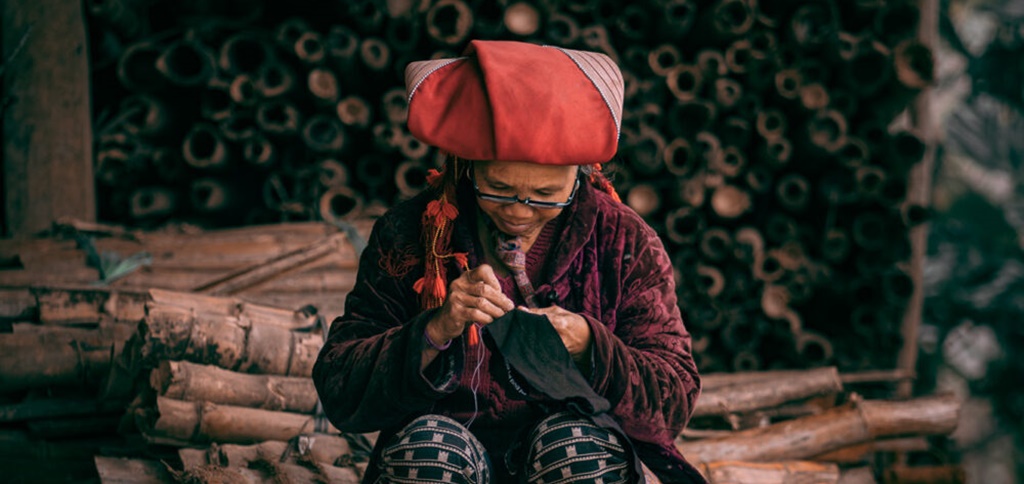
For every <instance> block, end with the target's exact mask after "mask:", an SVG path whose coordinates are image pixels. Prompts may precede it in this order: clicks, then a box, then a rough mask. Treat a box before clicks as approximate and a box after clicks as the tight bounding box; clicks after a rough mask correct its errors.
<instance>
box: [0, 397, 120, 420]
mask: <svg viewBox="0 0 1024 484" xmlns="http://www.w3.org/2000/svg"><path fill="white" fill-rule="evenodd" d="M123 408H124V405H123V404H122V403H121V402H115V403H105V402H102V401H100V400H97V399H95V398H44V399H26V400H24V401H22V402H21V403H12V404H4V405H0V422H4V423H12V422H25V421H29V420H48V419H57V418H66V417H80V416H85V415H98V414H112V413H117V412H119V411H121V410H123Z"/></svg>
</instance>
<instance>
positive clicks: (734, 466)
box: [697, 461, 839, 484]
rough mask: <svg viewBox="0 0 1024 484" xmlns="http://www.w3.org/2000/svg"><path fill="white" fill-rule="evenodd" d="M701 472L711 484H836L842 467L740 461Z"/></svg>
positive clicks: (706, 466)
mask: <svg viewBox="0 0 1024 484" xmlns="http://www.w3.org/2000/svg"><path fill="white" fill-rule="evenodd" d="M697 470H699V471H700V472H701V474H703V475H704V476H705V477H706V478H707V479H708V482H709V483H710V484H741V483H742V484H785V483H791V482H814V483H817V484H830V483H831V484H836V483H838V482H839V467H838V466H836V465H835V464H822V463H816V462H807V461H783V462H766V463H758V462H739V461H721V462H710V463H701V464H699V465H698V467H697Z"/></svg>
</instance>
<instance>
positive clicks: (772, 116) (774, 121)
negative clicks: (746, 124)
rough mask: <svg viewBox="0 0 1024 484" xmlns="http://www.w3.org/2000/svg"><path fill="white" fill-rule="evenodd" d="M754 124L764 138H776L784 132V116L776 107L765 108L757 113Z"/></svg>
mask: <svg viewBox="0 0 1024 484" xmlns="http://www.w3.org/2000/svg"><path fill="white" fill-rule="evenodd" d="M756 126H757V133H758V134H760V135H761V136H762V137H763V138H764V139H766V140H773V139H777V138H780V137H782V136H783V135H785V133H786V117H785V115H784V114H782V111H779V110H778V109H765V110H763V111H759V112H758V113H757V123H756Z"/></svg>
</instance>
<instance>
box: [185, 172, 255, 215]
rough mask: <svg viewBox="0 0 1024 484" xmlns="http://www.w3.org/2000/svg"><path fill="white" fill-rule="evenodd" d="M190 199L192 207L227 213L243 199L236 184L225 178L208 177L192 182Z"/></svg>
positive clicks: (205, 211)
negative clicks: (231, 183)
mask: <svg viewBox="0 0 1024 484" xmlns="http://www.w3.org/2000/svg"><path fill="white" fill-rule="evenodd" d="M189 201H190V202H191V204H192V207H193V208H194V209H196V210H198V211H200V212H204V213H213V214H215V213H226V212H229V211H230V210H231V209H232V208H234V207H236V206H238V204H240V203H241V202H242V201H241V199H239V198H238V192H237V189H236V188H235V186H234V185H230V184H228V183H227V182H226V181H225V180H221V179H217V178H212V177H207V178H200V179H197V180H195V181H193V182H192V183H191V186H190V187H189Z"/></svg>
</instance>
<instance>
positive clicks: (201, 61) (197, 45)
mask: <svg viewBox="0 0 1024 484" xmlns="http://www.w3.org/2000/svg"><path fill="white" fill-rule="evenodd" d="M156 69H157V70H158V71H160V73H161V74H163V75H164V77H165V78H167V80H168V81H170V82H171V83H172V84H175V85H178V86H185V87H196V86H202V85H205V84H206V83H208V82H209V81H210V79H212V78H213V76H214V74H215V73H216V70H217V67H216V61H215V60H214V56H213V52H211V51H210V48H209V47H207V46H206V45H205V44H203V43H201V42H200V41H199V40H197V39H194V38H181V39H179V40H176V41H174V42H171V43H170V44H169V45H168V46H167V47H166V48H164V50H163V52H162V53H161V54H160V57H158V58H157V59H156Z"/></svg>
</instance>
